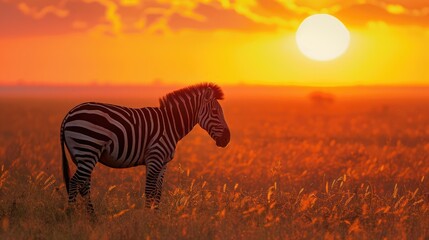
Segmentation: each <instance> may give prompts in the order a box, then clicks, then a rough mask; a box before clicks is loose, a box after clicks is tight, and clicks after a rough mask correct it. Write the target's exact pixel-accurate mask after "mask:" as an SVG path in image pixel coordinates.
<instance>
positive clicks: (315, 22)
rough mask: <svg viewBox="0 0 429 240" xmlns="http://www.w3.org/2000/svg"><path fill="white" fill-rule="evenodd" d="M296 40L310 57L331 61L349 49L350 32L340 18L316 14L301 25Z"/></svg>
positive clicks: (299, 46) (300, 48) (301, 49)
mask: <svg viewBox="0 0 429 240" xmlns="http://www.w3.org/2000/svg"><path fill="white" fill-rule="evenodd" d="M296 42H297V44H298V48H299V50H300V51H301V52H302V53H303V54H304V55H305V56H307V57H309V58H310V59H314V60H317V61H330V60H333V59H335V58H337V57H339V56H341V55H342V54H344V52H345V51H346V50H347V48H348V47H349V44H350V33H349V30H348V29H347V27H346V26H344V24H343V23H342V22H341V21H340V20H339V19H338V18H336V17H334V16H332V15H329V14H314V15H311V16H310V17H308V18H306V19H304V21H303V22H302V23H301V24H300V25H299V28H298V31H297V32H296Z"/></svg>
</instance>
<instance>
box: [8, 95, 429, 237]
mask: <svg viewBox="0 0 429 240" xmlns="http://www.w3.org/2000/svg"><path fill="white" fill-rule="evenodd" d="M79 101H80V100H59V99H44V100H37V99H13V98H8V99H2V100H1V101H0V114H1V118H0V239H182V238H184V239H295V238H296V239H312V238H316V239H321V238H324V239H338V238H346V239H427V238H428V237H429V227H428V226H429V184H428V181H429V179H428V178H429V176H428V173H429V112H427V104H428V103H429V102H428V101H426V102H425V101H423V102H422V101H420V102H418V101H408V102H407V101H396V100H374V101H372V102H369V101H363V100H353V101H351V100H350V101H341V100H338V101H337V102H336V103H333V104H331V105H329V106H326V105H324V106H322V107H320V106H314V105H313V103H311V102H306V101H292V100H285V99H272V100H267V99H266V100H264V101H256V100H255V101H253V100H246V101H244V100H243V101H240V100H230V101H228V100H227V101H226V102H224V103H223V106H224V111H225V114H226V118H227V121H228V122H229V125H230V128H231V132H232V139H231V143H230V145H229V146H228V147H227V148H226V149H219V148H217V147H216V146H215V144H214V143H213V142H212V140H211V139H210V138H209V136H208V135H207V134H206V133H205V132H204V131H203V130H201V129H199V128H198V127H197V128H196V129H195V130H194V131H193V132H192V133H191V134H190V135H189V136H188V137H186V138H185V139H184V140H183V141H182V142H180V144H179V146H178V148H177V152H176V155H175V156H176V157H175V159H174V160H173V161H172V162H171V163H169V165H168V171H167V175H166V183H165V185H164V190H163V198H162V203H161V208H160V210H159V211H151V210H147V209H145V208H143V204H142V203H143V200H144V199H143V192H144V183H145V168H144V167H137V168H132V169H122V170H118V169H110V168H107V167H104V166H102V165H98V166H97V167H96V169H95V171H94V173H93V178H92V179H93V184H92V198H93V200H94V204H95V208H96V212H97V214H98V222H97V223H96V224H92V223H91V222H90V221H89V219H88V217H87V215H86V213H85V211H84V209H85V208H84V206H83V205H80V209H81V210H78V211H77V212H76V214H75V215H73V216H71V217H67V215H66V213H65V209H66V202H67V200H66V199H67V197H66V191H65V188H64V184H63V181H62V176H61V170H60V169H61V161H60V147H59V136H58V134H59V126H60V122H61V120H62V117H63V116H64V114H65V113H66V112H67V110H68V109H69V108H70V107H72V106H73V105H74V104H76V103H77V102H79ZM112 101H116V103H118V104H127V105H130V106H145V105H148V104H149V105H151V104H152V105H153V104H155V103H156V102H154V101H152V100H151V101H143V100H142V101H141V102H138V101H131V100H125V99H116V100H112ZM250 106H251V107H250Z"/></svg>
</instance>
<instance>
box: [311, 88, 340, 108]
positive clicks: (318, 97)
mask: <svg viewBox="0 0 429 240" xmlns="http://www.w3.org/2000/svg"><path fill="white" fill-rule="evenodd" d="M308 97H309V99H310V100H311V101H312V102H313V103H314V104H317V105H323V106H325V105H329V104H332V103H334V102H335V96H334V95H333V94H331V93H326V92H321V91H314V92H312V93H310V95H309V96H308Z"/></svg>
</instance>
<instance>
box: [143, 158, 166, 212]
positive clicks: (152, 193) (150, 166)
mask: <svg viewBox="0 0 429 240" xmlns="http://www.w3.org/2000/svg"><path fill="white" fill-rule="evenodd" d="M162 169H163V164H159V161H147V165H146V187H145V195H146V204H145V206H146V207H147V208H154V209H157V208H158V207H159V201H156V196H157V192H158V185H159V184H158V182H159V181H158V179H159V178H160V173H161V172H162ZM161 184H162V183H161ZM159 191H161V190H159Z"/></svg>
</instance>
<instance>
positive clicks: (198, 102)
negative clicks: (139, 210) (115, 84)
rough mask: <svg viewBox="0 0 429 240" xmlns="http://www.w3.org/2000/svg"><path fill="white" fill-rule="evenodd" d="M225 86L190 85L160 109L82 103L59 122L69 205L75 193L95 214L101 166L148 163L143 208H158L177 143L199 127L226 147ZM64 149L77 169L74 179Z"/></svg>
mask: <svg viewBox="0 0 429 240" xmlns="http://www.w3.org/2000/svg"><path fill="white" fill-rule="evenodd" d="M221 99H223V92H222V90H221V88H220V87H219V86H217V85H215V84H212V83H203V84H199V85H194V86H190V87H187V88H183V89H180V90H177V91H174V92H171V93H169V94H167V95H166V96H165V97H163V98H161V99H160V107H145V108H128V107H122V106H116V105H111V104H104V103H95V102H88V103H82V104H80V105H78V106H76V107H74V108H73V109H71V110H70V111H69V112H68V114H67V115H66V116H65V118H64V120H63V122H62V124H61V133H60V135H61V137H60V139H61V150H62V162H63V175H64V181H65V185H66V188H67V193H68V202H69V205H73V203H75V201H76V197H77V194H78V193H80V195H81V196H82V197H83V198H84V199H85V204H86V207H87V211H88V212H89V213H91V214H92V215H94V207H93V204H92V202H91V198H90V189H91V173H92V171H93V169H94V167H95V165H96V164H97V163H98V162H100V163H102V164H104V165H106V166H109V167H112V168H129V167H135V166H139V165H146V186H145V196H146V202H145V206H146V207H149V208H158V207H159V202H160V200H161V190H162V184H163V179H164V173H165V171H166V165H167V163H168V162H169V161H171V160H172V159H173V157H174V152H175V149H176V144H177V142H178V141H179V140H180V139H182V138H183V137H184V136H186V135H187V134H188V133H189V132H190V131H191V130H192V128H193V127H194V126H195V125H196V124H199V125H200V126H201V127H202V128H203V129H205V130H206V131H207V132H208V133H209V135H210V136H211V137H212V138H213V139H214V140H215V141H216V145H217V146H219V147H226V146H227V145H228V143H229V140H230V132H229V128H228V125H227V124H226V121H225V118H224V116H223V111H222V108H221V106H220V104H219V102H218V100H221ZM64 145H65V146H66V147H67V149H68V151H69V153H70V156H71V158H72V160H73V162H74V164H75V165H76V166H77V170H76V172H75V173H74V174H73V176H72V177H71V179H70V169H69V165H68V160H67V157H66V153H65V148H64Z"/></svg>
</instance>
